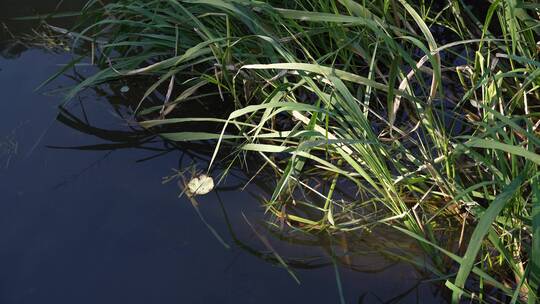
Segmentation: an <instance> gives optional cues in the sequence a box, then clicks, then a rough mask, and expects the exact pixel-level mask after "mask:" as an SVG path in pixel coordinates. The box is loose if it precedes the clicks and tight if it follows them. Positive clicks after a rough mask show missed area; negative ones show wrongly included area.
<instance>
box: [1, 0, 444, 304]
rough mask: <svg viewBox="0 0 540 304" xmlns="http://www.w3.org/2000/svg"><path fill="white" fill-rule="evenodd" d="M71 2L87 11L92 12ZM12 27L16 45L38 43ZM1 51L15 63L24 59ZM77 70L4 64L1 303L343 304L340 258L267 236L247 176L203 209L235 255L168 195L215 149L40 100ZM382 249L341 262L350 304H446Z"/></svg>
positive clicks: (108, 99)
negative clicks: (22, 39) (18, 38)
mask: <svg viewBox="0 0 540 304" xmlns="http://www.w3.org/2000/svg"><path fill="white" fill-rule="evenodd" d="M67 2H69V5H70V6H71V9H76V8H77V5H80V4H81V3H83V2H84V1H66V3H67ZM2 3H3V4H0V6H1V7H0V12H2V18H3V19H4V21H6V20H5V19H6V18H7V17H9V16H19V15H24V14H28V13H35V12H37V13H46V12H49V11H51V10H53V9H54V7H55V6H56V4H57V1H43V0H42V1H28V0H25V1H21V0H19V1H10V0H8V1H7V3H8V5H6V0H2ZM38 4H39V7H38V6H37V5H38ZM62 5H65V4H62ZM61 7H62V6H61ZM32 8H36V10H34V9H32ZM7 23H8V26H9V28H10V29H12V32H14V33H20V31H21V30H22V29H28V24H27V23H21V22H7ZM6 37H7V36H6V35H5V33H4V36H3V37H2V39H3V40H4V41H5V40H6ZM0 45H2V50H0V51H2V53H3V54H4V55H5V54H6V52H5V51H6V49H7V48H8V46H9V47H11V46H13V45H12V44H7V43H2V44H0ZM6 57H7V58H6ZM70 58H71V57H70V56H69V54H65V53H64V54H52V53H47V52H44V51H42V50H39V49H33V48H31V49H29V50H25V48H17V49H13V48H11V51H10V52H9V55H8V56H4V57H1V58H0V88H1V92H2V98H1V102H0V113H1V119H0V193H1V199H0V269H1V271H0V303H6V304H12V303H276V302H279V303H339V301H340V293H339V289H338V284H337V283H336V279H335V278H336V272H335V269H334V266H333V265H334V264H333V263H332V260H333V259H332V252H331V250H330V248H334V247H331V246H330V245H329V244H328V240H326V239H324V238H319V239H317V238H309V239H308V238H298V237H297V236H294V235H287V236H282V237H279V236H277V235H275V234H271V233H269V231H267V230H265V229H262V228H261V227H263V226H262V225H260V223H261V221H262V220H263V219H264V214H263V213H262V210H261V208H260V202H259V200H258V199H256V194H257V193H260V192H261V190H260V187H257V186H256V184H257V182H255V184H254V185H253V186H252V187H250V188H248V189H246V190H245V191H240V190H238V187H237V185H241V184H243V183H244V182H245V180H246V177H245V176H244V175H243V174H242V172H241V171H235V176H232V177H231V178H229V179H228V180H227V183H226V184H225V185H223V186H222V187H220V188H218V189H217V190H216V191H214V192H213V193H211V194H209V195H207V196H204V197H202V198H200V199H199V203H200V208H201V212H202V214H203V215H204V216H205V218H206V220H207V221H208V223H210V224H211V225H212V227H213V228H214V229H216V231H218V233H219V234H220V235H221V236H222V237H223V238H224V240H225V242H227V244H229V245H230V246H231V249H229V250H227V249H226V248H225V247H224V246H223V245H222V244H221V243H220V242H218V241H217V240H216V238H215V237H214V235H213V234H212V233H211V232H210V231H209V230H208V228H207V227H206V226H205V224H204V223H203V222H202V221H201V220H200V218H199V217H198V215H197V213H196V212H195V210H194V208H193V207H192V206H191V204H190V203H189V201H188V200H187V199H186V198H180V199H179V198H178V194H179V193H180V190H179V188H178V186H177V185H176V183H174V182H172V183H168V184H165V185H163V184H162V183H161V181H162V178H163V177H164V176H167V175H170V174H172V170H171V169H173V168H177V169H178V168H179V167H183V166H186V165H191V164H193V163H195V164H197V166H198V168H200V169H205V168H206V166H207V161H208V157H207V155H208V154H207V153H208V151H207V149H208V148H209V147H205V146H204V145H203V146H195V145H185V146H183V149H178V148H175V147H172V146H170V145H169V144H167V143H164V142H163V141H161V139H159V138H155V137H153V136H152V135H150V134H146V133H144V132H140V131H138V129H137V128H133V127H131V126H130V125H129V123H128V122H127V120H126V119H129V111H128V110H127V107H125V106H124V104H125V103H129V100H125V98H124V97H123V95H122V94H119V93H118V92H115V91H114V89H111V88H109V87H104V88H103V89H104V90H103V91H91V90H89V91H87V92H85V93H84V94H81V95H80V96H79V97H78V98H76V99H75V100H74V101H72V102H71V103H70V104H69V105H68V106H67V107H66V112H65V113H64V114H63V115H59V109H58V105H59V104H60V100H61V97H60V96H59V95H58V94H46V93H47V92H51V90H54V89H55V88H58V87H65V86H68V85H72V84H73V83H75V82H74V80H73V79H69V78H68V77H63V78H61V79H59V80H58V81H56V82H54V83H53V84H51V85H49V86H48V87H47V89H46V90H41V91H39V92H34V89H35V88H36V87H37V86H38V85H39V84H40V83H41V82H42V81H43V80H45V79H47V78H48V77H49V76H50V75H52V74H53V73H54V72H56V71H57V70H58V69H59V68H60V65H61V64H63V63H66V62H68V61H69V60H70ZM81 69H82V71H84V69H85V68H84V67H83V68H81ZM70 115H74V116H70ZM224 210H225V211H226V214H225V213H224ZM242 214H245V215H246V217H247V218H248V219H249V221H250V222H251V223H253V224H254V225H256V226H257V227H259V229H260V233H261V234H262V235H264V236H265V237H266V238H268V240H269V241H270V243H271V244H272V246H273V247H274V248H275V249H276V250H277V252H278V253H279V254H280V255H281V256H282V257H283V258H285V259H286V260H287V261H289V265H290V267H291V268H292V270H293V271H294V272H295V273H296V275H297V276H298V278H299V279H300V281H301V285H298V284H297V283H295V281H294V280H293V279H292V277H291V276H290V275H289V274H288V273H287V271H286V270H285V269H284V268H282V267H280V266H279V263H277V262H276V261H275V258H274V256H273V254H272V252H270V251H269V250H268V249H267V248H266V247H265V245H264V244H263V242H261V240H260V238H259V237H258V236H257V235H256V234H255V233H253V231H252V230H251V228H249V226H248V225H247V223H246V221H245V220H244V218H243V216H242ZM227 219H228V221H227ZM229 225H230V226H229ZM388 239H389V241H392V239H393V240H394V241H393V242H397V241H396V239H397V240H398V241H399V236H396V237H394V238H392V237H391V236H389V237H388ZM342 241H343V240H337V241H336V242H338V243H339V244H342V243H343V242H342ZM376 241H377V240H376V237H363V236H350V237H348V239H347V240H346V243H347V244H348V247H349V250H350V251H351V252H354V253H355V254H354V255H352V256H351V257H350V258H343V257H342V258H338V259H337V261H336V265H339V266H337V268H338V271H339V275H340V279H341V283H342V289H343V295H344V298H345V302H346V303H440V302H442V300H441V296H440V295H439V292H440V291H439V289H437V287H436V286H434V285H430V284H428V283H420V282H419V279H420V278H421V277H422V275H421V274H420V273H419V272H418V270H416V269H415V268H413V267H411V266H410V265H407V264H404V263H399V262H395V261H392V260H390V259H387V258H384V257H383V256H382V255H381V253H380V252H377V251H373V250H374V249H373V248H376V247H377V246H373V245H375V244H374V242H376ZM403 246H404V247H407V246H410V244H407V243H406V244H404V245H403ZM335 247H336V248H337V247H340V246H335ZM341 247H342V246H341Z"/></svg>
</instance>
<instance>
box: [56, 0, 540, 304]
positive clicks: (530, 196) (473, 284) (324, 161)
mask: <svg viewBox="0 0 540 304" xmlns="http://www.w3.org/2000/svg"><path fill="white" fill-rule="evenodd" d="M539 9H540V6H539V5H538V4H537V3H536V2H532V1H529V2H527V1H515V0H505V1H502V0H495V1H490V2H488V1H480V3H479V2H478V1H465V0H448V1H406V0H371V1H353V0H338V1H330V0H321V1H305V0H298V1H286V0H284V1H252V0H153V1H142V0H119V1H114V2H112V3H110V4H107V5H102V4H101V2H100V1H97V0H92V1H90V2H89V3H88V4H87V6H86V7H85V8H84V11H83V14H82V17H81V20H80V26H79V27H78V28H77V29H76V30H74V31H73V32H71V33H70V35H72V36H73V37H74V39H75V44H76V45H80V44H82V43H85V44H87V45H90V46H91V49H92V52H91V56H92V59H93V61H94V62H95V63H96V65H98V66H100V67H101V68H102V69H101V70H100V72H98V73H96V74H95V75H93V76H91V77H88V78H87V79H85V80H84V81H82V82H81V83H80V84H79V85H78V86H77V87H75V88H73V90H71V91H70V92H69V94H68V95H67V96H66V100H69V99H71V98H72V97H74V96H75V95H76V94H77V93H78V92H80V91H81V90H83V89H85V88H87V87H91V86H94V85H97V84H100V83H104V82H107V81H111V80H114V79H135V77H145V78H147V79H153V80H154V82H153V83H151V84H150V85H148V87H147V88H146V93H145V94H143V96H140V99H138V100H134V101H133V107H134V108H136V109H137V113H138V116H137V119H138V120H139V122H140V124H141V125H142V126H143V127H145V128H148V129H150V130H152V131H154V132H156V133H160V135H161V136H162V137H164V138H166V139H168V140H171V141H198V140H215V141H216V151H215V153H214V156H213V158H212V163H215V162H217V161H220V159H219V157H218V153H217V152H218V151H219V150H220V147H222V146H223V145H230V144H233V147H234V149H233V150H234V151H235V152H234V157H233V158H234V161H235V162H237V163H240V164H242V165H245V166H249V164H248V163H242V162H243V159H244V156H245V155H246V154H248V153H251V154H258V155H259V156H260V157H261V158H262V159H263V160H264V162H265V166H266V167H268V168H271V169H272V170H275V172H276V173H277V174H278V181H277V182H276V185H275V190H274V192H273V194H272V195H271V197H269V198H268V200H267V202H266V203H265V208H266V209H267V210H268V212H269V213H270V217H271V218H273V219H275V220H276V221H281V222H283V223H286V224H288V225H289V226H291V227H294V228H300V229H303V230H306V231H319V230H327V231H354V230H359V229H364V230H370V229H372V228H373V227H375V226H377V225H387V226H390V227H393V228H395V229H397V230H400V231H401V232H403V233H404V234H405V235H408V236H409V237H411V238H414V239H416V240H417V241H418V242H419V243H420V244H421V246H422V248H423V249H424V250H425V251H426V253H427V254H428V255H429V256H430V257H432V260H433V265H432V269H433V270H434V272H436V273H438V274H439V275H441V276H442V277H443V278H444V280H445V285H446V287H447V288H449V289H450V290H451V292H452V302H453V303H458V302H460V300H462V299H466V298H470V299H472V300H474V301H478V302H497V301H498V302H512V303H537V302H539V299H538V294H539V292H538V291H539V284H540V184H539V179H540V177H539V170H538V167H539V165H540V155H539V154H538V153H539V149H540V138H539V127H540V109H539V107H540V102H539V100H540V91H539V90H537V89H538V87H539V85H540V69H539V67H540V60H539V46H538V44H537V43H538V40H539V37H540V35H539V32H540V23H539V21H538V18H539ZM68 67H69V66H68ZM61 72H62V71H61ZM135 83H136V82H135ZM209 87H211V88H212V89H211V90H208V88H209ZM156 93H157V94H162V101H163V104H159V105H158V104H155V103H149V102H148V101H147V97H148V96H150V95H152V94H156ZM209 95H213V96H214V97H216V96H219V98H220V99H222V100H221V101H220V102H222V103H231V104H233V105H234V110H233V111H231V112H230V113H226V116H224V117H202V118H201V117H189V116H186V115H185V111H184V110H183V109H186V108H189V107H195V106H197V103H195V100H197V99H198V98H208V96H209ZM194 122H198V123H213V124H219V125H220V126H221V127H220V129H221V131H219V130H218V131H215V132H186V131H181V132H175V131H174V130H175V126H178V125H182V124H186V123H194ZM171 130H173V131H171ZM210 167H212V164H211V165H210ZM210 169H211V168H209V171H210ZM257 169H258V168H255V171H256V170H257ZM307 176H316V177H317V179H318V181H319V182H320V181H322V182H323V183H324V184H326V185H328V187H317V185H316V183H315V182H314V181H313V178H307ZM339 186H342V187H341V188H343V187H347V189H348V191H350V193H354V194H355V195H354V197H355V198H354V199H344V198H343V196H342V194H340V193H339V191H336V188H337V187H339ZM299 192H311V194H312V195H315V196H318V197H320V198H322V199H321V200H319V202H314V201H309V200H303V199H301V197H300V198H299V197H298V193H299ZM350 193H349V194H350ZM410 258H411V259H412V260H413V261H414V257H410ZM418 263H420V264H422V263H421V262H420V261H419V260H418ZM424 266H425V265H424Z"/></svg>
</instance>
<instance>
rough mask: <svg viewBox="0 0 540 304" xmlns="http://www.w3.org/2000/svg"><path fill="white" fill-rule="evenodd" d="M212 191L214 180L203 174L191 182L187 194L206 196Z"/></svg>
mask: <svg viewBox="0 0 540 304" xmlns="http://www.w3.org/2000/svg"><path fill="white" fill-rule="evenodd" d="M212 189H214V180H213V179H212V178H211V177H210V176H208V175H206V174H201V175H199V176H195V177H193V178H192V179H191V180H190V181H189V183H188V184H187V189H186V193H187V194H188V195H189V196H196V195H205V194H207V193H208V192H210V191H212Z"/></svg>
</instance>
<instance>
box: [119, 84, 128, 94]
mask: <svg viewBox="0 0 540 304" xmlns="http://www.w3.org/2000/svg"><path fill="white" fill-rule="evenodd" d="M120 92H122V93H127V92H129V86H127V85H125V86H123V87H121V88H120Z"/></svg>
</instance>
